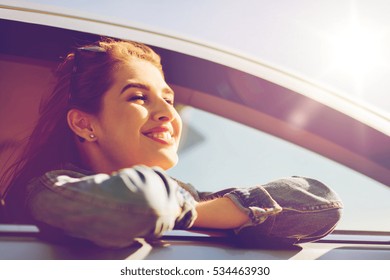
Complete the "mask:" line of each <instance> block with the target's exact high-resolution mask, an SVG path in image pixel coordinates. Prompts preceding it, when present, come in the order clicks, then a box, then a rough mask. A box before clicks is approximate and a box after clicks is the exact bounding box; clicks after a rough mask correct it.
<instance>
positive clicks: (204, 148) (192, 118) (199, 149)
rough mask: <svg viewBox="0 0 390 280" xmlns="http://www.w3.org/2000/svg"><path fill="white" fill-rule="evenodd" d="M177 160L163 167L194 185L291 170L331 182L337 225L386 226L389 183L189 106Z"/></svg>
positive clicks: (257, 179)
mask: <svg viewBox="0 0 390 280" xmlns="http://www.w3.org/2000/svg"><path fill="white" fill-rule="evenodd" d="M181 116H182V119H183V138H182V142H181V146H180V155H179V158H180V160H179V163H178V165H177V166H176V167H174V168H173V169H171V170H170V171H169V173H170V174H171V175H172V176H174V177H177V178H178V179H181V180H183V181H185V182H188V183H191V184H193V185H194V186H195V187H196V188H197V189H198V190H200V191H217V190H220V189H223V188H226V187H233V186H234V187H235V186H243V187H246V186H252V185H255V184H263V183H267V182H269V181H271V180H274V179H278V178H282V177H287V176H292V175H297V176H304V177H311V178H315V179H317V180H320V181H322V182H323V183H325V184H327V185H329V186H330V187H332V188H333V189H334V190H335V191H336V192H337V193H338V194H339V196H340V197H341V199H342V200H343V203H344V210H343V218H342V220H341V222H340V223H339V225H338V226H337V229H339V230H368V231H390V223H389V222H388V217H389V216H390V204H389V203H388V202H389V201H390V189H389V188H388V187H387V186H385V185H384V184H381V183H379V182H377V181H375V180H373V179H371V178H369V177H367V176H365V175H363V174H361V173H358V172H356V171H354V170H352V169H350V168H348V167H346V166H343V165H341V164H339V163H337V162H335V161H332V160H330V159H328V158H326V157H323V156H321V155H319V154H316V153H314V152H312V151H309V150H307V149H304V148H302V147H300V146H298V145H295V144H292V143H290V142H287V141H285V140H282V139H280V138H277V137H275V136H272V135H269V134H266V133H264V132H261V131H259V130H256V129H254V128H251V127H247V126H245V125H243V124H240V123H237V122H234V121H231V120H229V119H226V118H223V117H220V116H217V115H214V114H211V113H208V112H205V111H202V110H199V109H196V108H193V107H186V108H185V109H183V110H181Z"/></svg>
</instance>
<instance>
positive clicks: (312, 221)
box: [26, 165, 342, 247]
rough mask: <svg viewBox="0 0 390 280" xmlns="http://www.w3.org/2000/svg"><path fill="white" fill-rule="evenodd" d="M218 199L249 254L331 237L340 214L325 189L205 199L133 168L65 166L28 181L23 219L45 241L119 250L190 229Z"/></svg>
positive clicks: (281, 188)
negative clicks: (244, 218)
mask: <svg viewBox="0 0 390 280" xmlns="http://www.w3.org/2000/svg"><path fill="white" fill-rule="evenodd" d="M221 196H225V197H228V198H229V199H231V200H232V201H233V202H234V203H235V205H236V206H237V207H238V208H239V209H240V210H241V211H243V212H244V213H245V214H247V215H248V217H249V218H250V219H249V220H250V221H249V222H248V223H247V224H245V225H243V226H242V227H240V228H237V229H235V230H234V231H233V233H234V238H235V240H236V241H237V242H238V243H240V244H242V245H248V246H251V247H255V246H263V245H265V246H279V245H283V244H295V243H298V242H306V241H313V240H316V239H319V238H321V237H323V236H325V235H326V234H328V233H329V232H331V231H332V230H333V228H334V227H335V225H336V224H337V222H338V221H339V219H340V209H341V208H342V204H341V202H340V199H339V198H338V197H337V195H336V194H335V193H334V192H333V191H332V190H331V189H329V188H328V187H326V186H325V185H323V184H322V183H320V182H318V181H316V180H313V179H308V178H301V177H292V178H286V179H281V180H278V181H274V182H271V183H268V184H265V185H263V186H254V187H250V188H230V189H225V190H222V191H219V192H216V193H206V192H198V191H197V190H196V189H195V188H194V187H193V186H191V185H190V184H185V183H183V182H181V181H179V180H176V179H173V178H171V177H169V176H168V175H166V174H165V173H164V172H163V171H162V170H160V169H159V168H148V167H145V166H135V167H133V168H127V169H123V170H120V171H118V172H116V173H113V174H110V175H108V174H92V173H91V172H88V171H85V170H81V169H79V168H77V167H75V166H73V165H69V168H67V169H66V170H54V171H50V172H47V173H46V174H44V175H43V176H41V177H39V178H36V179H34V180H32V182H31V183H30V184H29V185H28V187H27V197H26V211H27V213H29V215H30V217H31V219H32V220H33V222H34V223H35V224H36V225H37V226H38V227H39V228H40V230H41V232H42V233H43V234H44V235H45V234H46V236H47V237H50V236H51V237H53V235H55V236H57V237H58V236H70V237H75V238H81V239H86V240H89V241H91V242H93V243H95V244H97V245H99V246H102V247H125V246H129V245H131V244H132V243H133V241H134V238H137V237H144V238H157V237H159V236H161V235H162V234H163V233H164V232H166V231H168V230H172V229H174V228H175V229H188V228H190V227H191V226H192V225H193V222H194V220H195V219H196V215H197V214H196V210H195V205H196V201H202V200H208V199H213V198H216V197H221Z"/></svg>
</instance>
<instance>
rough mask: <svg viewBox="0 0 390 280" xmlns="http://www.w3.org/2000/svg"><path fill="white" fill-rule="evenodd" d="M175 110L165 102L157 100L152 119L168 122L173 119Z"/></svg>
mask: <svg viewBox="0 0 390 280" xmlns="http://www.w3.org/2000/svg"><path fill="white" fill-rule="evenodd" d="M175 116H176V109H175V108H174V107H173V105H171V104H169V103H167V101H166V100H159V101H158V104H156V107H155V110H154V114H153V119H154V120H155V121H160V122H161V121H162V122H169V121H172V120H174V119H175Z"/></svg>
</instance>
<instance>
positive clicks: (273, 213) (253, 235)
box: [224, 176, 343, 247]
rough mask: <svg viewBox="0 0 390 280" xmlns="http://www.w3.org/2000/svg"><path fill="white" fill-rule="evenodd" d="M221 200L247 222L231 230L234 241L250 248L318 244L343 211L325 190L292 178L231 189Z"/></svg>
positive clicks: (306, 180)
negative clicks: (239, 210)
mask: <svg viewBox="0 0 390 280" xmlns="http://www.w3.org/2000/svg"><path fill="white" fill-rule="evenodd" d="M224 196H226V197H228V198H230V199H231V200H232V201H233V202H234V203H235V204H236V206H237V207H238V208H239V209H241V210H242V211H243V212H244V213H246V214H247V215H248V217H249V218H250V219H249V222H248V223H247V224H245V225H243V226H242V227H240V228H238V229H236V230H235V235H236V240H237V241H238V242H239V243H241V244H242V245H246V246H250V247H256V246H271V247H275V246H284V245H292V244H296V243H302V242H309V241H315V240H318V239H320V238H322V237H324V236H326V235H327V234H329V233H330V232H331V231H332V230H333V229H334V228H335V226H336V225H337V223H338V222H339V220H340V218H341V209H342V208H343V204H342V202H341V200H340V198H339V197H338V195H337V194H336V193H335V192H334V191H333V190H332V189H330V188H329V187H328V186H326V185H324V184H323V183H321V182H319V181H317V180H314V179H311V178H304V177H296V176H295V177H290V178H284V179H280V180H276V181H273V182H270V183H267V184H265V185H262V186H254V187H250V188H235V189H232V190H230V191H229V192H227V193H225V194H224Z"/></svg>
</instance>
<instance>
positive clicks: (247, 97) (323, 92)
mask: <svg viewBox="0 0 390 280" xmlns="http://www.w3.org/2000/svg"><path fill="white" fill-rule="evenodd" d="M179 2H180V1H168V2H167V3H164V4H162V3H159V4H157V3H155V2H154V1H146V2H145V1H143V2H140V3H133V4H132V6H131V7H129V5H128V4H127V3H125V2H121V1H110V3H103V1H102V2H99V3H98V4H97V5H93V6H89V5H87V3H85V2H83V4H81V3H78V2H77V1H67V2H59V1H58V2H57V3H52V2H51V1H43V0H41V1H1V3H0V15H1V18H2V19H1V32H2V38H5V40H4V41H3V43H2V46H1V64H0V66H1V68H0V71H1V76H2V81H1V82H2V83H1V88H2V93H1V96H0V98H2V99H1V100H3V102H2V104H1V105H0V106H2V109H1V115H0V116H1V118H0V119H1V122H0V128H1V131H2V134H1V139H0V141H1V148H2V149H3V158H1V160H2V162H3V163H4V162H5V159H6V158H7V156H9V155H7V152H8V153H10V152H9V151H11V150H12V149H9V150H8V148H10V147H11V148H18V147H17V142H18V140H20V139H21V138H23V137H24V136H26V135H27V134H28V132H29V131H30V130H31V127H32V125H33V121H34V120H35V119H36V117H37V114H38V110H37V108H38V107H39V102H40V99H41V97H42V96H43V95H45V94H47V93H48V92H49V91H50V88H51V87H52V86H53V75H52V73H51V72H52V70H53V67H55V65H56V64H57V63H58V61H59V59H60V56H63V55H64V54H66V52H67V50H69V48H71V47H72V46H74V45H75V44H76V45H77V44H78V43H84V42H86V41H94V40H96V39H97V38H99V36H100V35H103V36H111V37H117V38H121V39H129V40H134V41H140V42H143V43H146V44H149V45H151V46H153V47H154V48H155V49H156V51H157V52H158V53H159V54H160V55H161V56H162V61H163V66H164V71H165V73H166V79H167V81H168V83H169V84H170V85H171V86H172V87H173V88H174V90H175V93H176V98H177V102H178V103H180V104H181V105H180V106H179V108H178V110H179V111H180V112H181V114H182V118H183V120H184V133H183V141H182V144H181V146H180V154H181V155H180V158H181V160H180V163H179V165H178V166H177V167H175V168H173V169H172V170H171V171H169V172H170V174H171V175H172V176H174V177H177V178H180V179H182V180H184V181H188V182H190V183H191V184H193V185H195V186H196V187H197V188H198V189H199V190H205V191H206V190H208V191H216V190H218V189H219V188H222V187H230V186H232V185H251V184H261V183H265V182H267V181H269V180H272V179H273V178H278V177H281V176H290V175H302V174H304V175H307V176H311V177H315V178H318V179H319V180H322V181H324V182H326V183H328V184H329V185H331V186H332V187H333V188H334V189H335V190H336V191H337V192H338V193H339V194H340V196H341V197H342V199H343V201H344V202H345V216H344V218H343V220H342V221H341V223H340V224H339V225H338V227H337V228H336V230H335V231H334V232H333V233H332V234H330V235H329V236H327V237H326V238H324V239H322V240H320V241H317V242H313V243H307V244H302V245H299V246H296V247H294V248H291V249H265V248H249V249H248V248H239V247H236V246H234V245H233V244H231V242H229V235H228V234H227V233H226V232H224V231H215V230H214V231H207V230H201V231H200V230H199V231H197V230H193V231H173V232H168V233H166V234H165V235H164V236H163V237H162V238H161V240H160V241H158V242H156V243H153V244H150V243H148V242H146V241H145V240H142V239H140V240H139V242H138V243H137V244H135V245H134V246H132V247H130V248H125V249H120V250H108V249H101V248H95V247H82V248H81V249H80V247H79V244H78V245H77V246H75V245H70V244H51V243H48V242H45V241H42V240H40V239H39V238H38V231H37V229H36V227H34V226H31V225H15V224H13V225H10V224H2V225H1V226H0V248H2V250H1V252H0V259H390V222H389V219H388V217H389V215H390V208H389V206H387V204H388V203H387V202H388V199H389V198H390V189H389V186H390V118H389V112H390V106H389V105H390V104H389V100H390V98H389V96H387V95H386V92H387V91H386V89H390V84H389V82H388V81H387V80H388V79H386V77H385V75H384V73H382V72H383V71H384V70H386V69H388V67H390V61H389V60H386V59H384V60H383V61H382V62H383V63H382V64H383V65H382V64H380V65H370V67H371V68H373V69H375V70H377V71H382V72H377V73H376V76H374V77H371V76H370V79H371V80H369V83H368V82H367V83H368V84H367V85H366V84H364V85H362V84H360V87H359V90H355V89H354V86H355V84H354V83H353V82H356V77H358V78H361V76H359V75H361V73H360V72H358V73H355V74H356V75H355V76H353V77H350V76H348V75H347V76H345V77H343V76H342V75H341V74H340V73H342V72H341V70H339V68H342V67H341V66H340V65H336V66H337V67H336V66H335V65H333V64H332V65H328V67H329V68H324V61H325V62H326V61H327V59H330V58H331V55H330V53H329V52H328V51H327V48H326V47H327V46H328V45H329V46H332V44H331V43H329V42H328V41H326V38H328V37H329V36H330V35H329V34H332V33H331V31H332V30H333V29H331V28H336V27H337V26H336V27H335V26H333V25H334V23H329V26H330V27H329V29H327V28H328V25H327V24H326V21H325V19H326V18H327V17H329V16H331V15H333V16H334V17H335V18H336V19H338V18H343V16H344V15H345V14H348V13H347V12H348V11H351V10H354V9H352V8H351V7H348V5H347V4H346V3H347V2H348V1H341V2H342V3H341V2H340V1H339V2H338V3H337V4H336V3H335V1H327V2H324V3H323V5H324V6H323V7H322V8H318V7H317V8H316V7H313V6H312V4H309V2H308V1H303V0H302V1H298V2H299V5H297V6H298V7H295V8H294V7H291V10H290V11H287V10H285V9H282V6H283V5H288V4H287V2H285V1H280V2H279V3H273V4H267V3H265V2H263V1H259V2H258V3H255V2H252V1H248V2H247V4H248V5H246V6H245V5H244V6H245V8H243V6H240V7H241V8H242V10H241V12H242V13H244V12H245V14H246V15H247V16H246V17H244V18H242V22H240V21H238V19H237V15H236V13H237V9H238V6H236V5H235V4H233V3H229V4H226V5H223V4H222V2H220V1H215V2H212V3H209V4H207V3H206V2H205V1H201V2H200V3H202V4H201V5H200V4H197V5H196V6H195V5H194V4H187V5H189V6H186V4H180V3H179ZM282 2H283V3H282ZM374 2H375V1H374ZM359 3H360V2H359ZM370 3H371V2H370ZM360 4H361V3H360ZM208 5H210V6H208ZM280 5H282V6H280ZM300 5H302V6H300ZM305 5H309V7H307V6H305ZM222 6H223V7H224V8H223V9H222V8H221V9H217V8H218V7H219V8H220V7H222ZM304 6H305V7H306V9H303V7H304ZM363 6H364V5H363V4H361V6H359V7H358V8H359V9H358V10H359V11H362V9H363ZM373 6H375V4H372V3H371V4H370V5H369V7H371V8H372V7H373ZM299 7H301V8H299ZM334 7H338V8H339V10H338V12H339V13H336V15H335V14H333V12H332V11H333V10H332V9H333V8H334ZM381 7H382V6H381ZM130 8H132V9H133V10H134V11H137V13H134V15H133V16H132V17H131V18H130V17H129V14H128V12H127V11H128V10H129V9H130ZM241 8H240V9H241ZM260 8H263V9H264V11H261V12H260V10H261V9H260ZM348 8H350V9H348ZM355 8H356V7H355ZM386 9H387V10H389V9H390V7H389V5H384V6H383V7H382V9H379V8H378V7H376V8H375V9H374V11H375V12H377V13H379V19H383V18H384V16H383V15H382V13H385V12H384V11H386ZM213 11H214V12H213ZM217 11H219V12H217ZM253 11H257V12H258V13H259V14H261V15H262V16H261V17H260V16H259V17H257V16H256V15H257V14H256V12H253ZM271 12H274V14H273V16H271V15H272V13H271ZM301 13H302V14H304V15H305V16H307V17H303V19H302V18H300V17H299V16H302V14H301ZM131 14H132V13H131ZM161 14H162V15H164V17H161ZM201 15H203V16H201ZM234 15H235V16H236V17H234ZM169 16H170V17H171V18H173V19H174V20H172V21H169V22H167V21H166V20H165V19H166V17H167V18H169ZM204 16H206V19H205V18H204ZM212 16H214V17H215V18H211V17H212ZM375 16H376V18H377V19H378V14H375ZM352 18H353V17H352ZM188 19H191V20H188ZM208 19H210V21H209V20H208ZM229 19H236V21H232V20H229ZM370 19H371V18H370ZM383 20H384V19H383ZM336 21H337V20H336ZM378 21H379V22H380V20H378ZM380 23H381V22H380ZM381 24H382V25H380V27H381V28H384V27H383V26H384V24H383V23H381ZM381 28H379V27H377V28H376V29H375V30H381ZM387 28H388V27H387ZM316 29H318V30H320V31H322V33H320V32H318V33H315V32H314V31H316ZM336 29H337V28H336ZM223 30H228V31H229V34H227V33H226V32H223ZM325 31H326V32H325ZM314 33H315V34H314ZM324 34H325V35H324ZM320 35H321V36H320ZM295 36H298V38H296V37H295ZM276 37H277V38H278V39H279V41H278V40H276V39H275V38H276ZM260 39H261V40H260ZM281 39H284V41H283V40H281ZM301 41H302V42H301ZM372 41H375V40H374V39H372ZM324 42H326V43H327V44H328V45H326V44H325V47H324V46H323V44H324ZM386 44H389V42H387V41H384V40H383V46H384V47H386ZM329 46H328V47H329ZM329 48H330V47H329ZM350 51H351V50H350ZM343 54H344V56H346V53H345V52H344V53H343ZM385 55H386V54H385ZM385 58H386V56H385ZM325 65H326V64H325ZM363 66H364V65H362V67H363ZM355 67H356V66H355ZM363 68H364V67H363ZM336 70H337V71H336ZM364 74H367V73H364ZM368 76H369V75H368V74H367V77H368ZM360 82H362V81H360ZM375 82H376V83H375ZM374 84H375V85H376V86H377V84H379V85H380V86H381V87H380V88H375V89H374V88H371V87H369V86H373V85H374ZM371 90H372V92H371ZM361 91H363V92H364V93H365V94H366V95H367V96H364V94H363V95H362V96H359V95H358V94H356V92H358V93H361ZM350 93H354V95H353V94H350ZM375 94H377V95H378V96H376V95H375ZM378 100H379V101H378ZM367 101H372V102H371V103H368V102H367ZM10 124H16V125H10ZM12 151H13V150H12ZM227 151H228V152H227ZM298 173H299V174H298ZM0 190H1V193H4V192H5V186H1V188H0ZM188 252H191V254H188Z"/></svg>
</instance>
